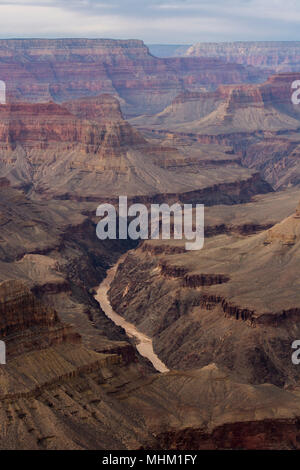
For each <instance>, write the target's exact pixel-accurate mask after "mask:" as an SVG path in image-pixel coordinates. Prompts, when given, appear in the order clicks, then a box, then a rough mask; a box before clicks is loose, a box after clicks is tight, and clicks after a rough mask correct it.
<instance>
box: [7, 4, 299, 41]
mask: <svg viewBox="0 0 300 470" xmlns="http://www.w3.org/2000/svg"><path fill="white" fill-rule="evenodd" d="M299 26H300V1H299V0H198V1H196V0H148V1H143V0H0V37H2V38H5V37H7V38H11V37H93V38H96V37H97V38H99V37H100V38H101V37H102V38H103V37H105V38H121V39H128V38H139V39H143V40H144V41H145V42H146V43H165V44H191V43H195V42H198V41H237V40H300V27H299Z"/></svg>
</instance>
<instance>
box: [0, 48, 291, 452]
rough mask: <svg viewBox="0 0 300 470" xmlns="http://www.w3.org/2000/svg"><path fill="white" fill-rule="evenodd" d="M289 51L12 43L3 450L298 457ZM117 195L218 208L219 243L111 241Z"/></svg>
mask: <svg viewBox="0 0 300 470" xmlns="http://www.w3.org/2000/svg"><path fill="white" fill-rule="evenodd" d="M267 46H268V45H267ZM267 46H266V47H267ZM268 47H269V46H268ZM274 47H275V46H274ZM278 47H279V46H278ZM286 47H291V49H290V50H291V58H290V59H289V62H288V63H287V64H286V68H285V66H284V64H283V59H282V56H281V55H280V54H279V55H276V54H275V53H274V54H273V52H272V58H268V57H267V58H266V59H265V60H262V59H261V60H260V59H258V56H262V55H263V53H264V50H265V49H264V47H263V46H262V45H261V46H260V47H258V46H255V47H254V46H253V45H252V44H248V49H247V50H246V52H245V55H248V59H247V60H245V61H244V62H243V63H242V64H239V63H234V62H235V61H236V48H235V47H234V46H232V48H231V49H230V48H229V49H230V51H231V53H230V54H231V55H230V54H229V52H228V54H227V49H226V48H225V46H224V48H223V49H222V51H221V52H222V54H221V52H219V49H214V48H213V47H210V46H209V45H208V47H207V54H206V55H205V54H203V55H202V52H201V57H169V58H158V57H155V56H154V55H152V54H151V53H149V50H148V48H147V46H145V44H144V43H143V42H142V41H139V40H126V41H125V40H122V41H121V40H115V41H114V40H106V39H103V40H102V39H101V40H100V39H97V40H96V39H95V40H89V39H57V40H46V39H41V40H39V39H30V40H25V39H24V40H0V79H3V80H5V81H6V84H7V92H8V94H7V102H6V104H0V227H1V233H0V312H1V315H0V336H1V338H0V339H1V340H4V341H5V343H6V346H7V364H6V365H1V366H0V416H1V423H2V425H1V428H0V449H34V450H37V449H39V450H41V449H105V450H107V449H110V450H117V449H119V450H128V449H133V450H137V449H147V450H151V449H154V450H169V449H170V450H171V449H174V450H197V449H282V450H285V449H299V447H300V446H299V442H300V425H299V423H300V421H299V420H300V400H299V393H300V390H299V378H300V376H299V370H300V369H298V367H297V366H295V365H294V364H293V363H292V361H291V355H292V352H293V350H292V348H291V344H292V342H293V341H294V340H295V339H298V338H299V334H300V329H299V313H300V297H299V274H300V273H299V256H300V218H299V210H300V209H299V200H300V196H299V184H300V172H299V169H300V166H299V158H298V153H299V152H298V147H299V143H300V141H299V129H300V114H299V109H298V107H297V106H295V105H293V104H292V102H291V87H290V85H291V83H292V81H294V80H296V79H297V77H298V74H297V73H296V72H297V70H298V69H297V70H294V67H293V65H292V63H293V61H294V63H295V64H296V63H297V60H298V59H297V57H298V56H297V44H295V45H294V46H293V48H292V46H291V45H286ZM229 49H228V51H229ZM199 50H201V51H202V48H200V49H199ZM214 51H217V56H216V54H215V53H214ZM247 51H248V52H247ZM252 52H253V54H252ZM174 53H175V52H174ZM179 53H180V54H181V53H182V54H183V53H185V51H183V50H182V51H181V52H178V53H176V54H179ZM188 54H189V55H194V54H198V51H196V50H195V52H193V50H189V51H188ZM209 54H211V55H209ZM228 61H230V62H232V61H233V63H230V64H229V63H228ZM266 69H267V70H266ZM271 69H272V70H271ZM274 72H278V73H274ZM281 72H283V73H281ZM120 195H127V197H128V203H129V204H130V203H142V204H145V205H146V206H147V207H148V206H149V205H150V204H152V203H154V204H161V203H164V202H165V203H168V204H171V203H175V202H178V203H181V204H184V203H190V204H196V203H202V204H205V244H204V248H203V249H202V250H199V251H196V252H189V251H186V250H185V240H184V239H183V240H174V239H172V238H171V240H161V239H158V240H150V239H149V240H144V241H142V242H139V241H132V240H130V239H128V240H109V239H107V240H101V241H100V240H99V239H98V238H97V236H96V224H97V222H98V218H97V217H96V208H97V206H98V205H99V204H100V203H105V202H108V203H110V204H114V205H116V206H117V203H118V198H119V196H120Z"/></svg>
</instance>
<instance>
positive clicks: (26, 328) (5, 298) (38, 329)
mask: <svg viewBox="0 0 300 470" xmlns="http://www.w3.org/2000/svg"><path fill="white" fill-rule="evenodd" d="M0 318H1V322H0V336H1V338H2V339H3V340H5V343H6V345H7V354H8V357H9V358H11V357H14V356H16V355H19V354H23V353H24V352H29V351H31V350H37V349H45V348H48V347H51V346H54V345H57V344H62V343H70V344H79V343H80V336H79V335H78V334H77V333H76V332H75V331H74V330H73V328H72V327H71V326H70V325H67V324H64V323H61V322H60V320H59V318H58V316H57V313H56V312H55V310H54V309H52V308H51V307H48V306H46V305H44V304H43V303H42V302H41V301H40V300H39V299H37V298H36V297H35V296H34V295H33V294H32V293H31V292H30V290H29V289H28V288H27V287H26V285H25V284H24V283H23V282H21V281H19V280H11V281H4V282H2V283H1V284H0Z"/></svg>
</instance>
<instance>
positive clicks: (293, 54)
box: [185, 41, 300, 72]
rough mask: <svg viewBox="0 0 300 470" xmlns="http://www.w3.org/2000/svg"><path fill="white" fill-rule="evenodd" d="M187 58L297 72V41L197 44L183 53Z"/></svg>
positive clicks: (298, 54)
mask: <svg viewBox="0 0 300 470" xmlns="http://www.w3.org/2000/svg"><path fill="white" fill-rule="evenodd" d="M185 55H186V56H189V57H215V58H218V59H223V60H226V62H235V63H238V64H243V65H252V66H255V67H261V68H266V69H271V70H275V71H278V72H281V71H282V72H285V71H287V72H293V71H295V72H298V71H299V60H300V42H299V41H284V42H279V41H267V42H262V41H259V42H251V41H249V42H248V41H247V42H241V41H237V42H233V43H232V42H231V43H230V42H223V43H222V42H220V43H198V44H195V45H193V46H191V47H190V48H189V49H188V50H187V51H186V53H185Z"/></svg>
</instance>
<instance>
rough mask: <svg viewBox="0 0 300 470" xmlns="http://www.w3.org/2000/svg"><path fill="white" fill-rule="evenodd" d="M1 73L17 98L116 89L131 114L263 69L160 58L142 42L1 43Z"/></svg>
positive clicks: (242, 79)
mask: <svg viewBox="0 0 300 470" xmlns="http://www.w3.org/2000/svg"><path fill="white" fill-rule="evenodd" d="M0 77H1V79H2V80H4V81H6V83H7V92H8V97H9V99H10V101H11V100H13V101H15V100H18V101H20V100H21V101H49V100H54V101H58V102H62V101H67V100H70V99H74V98H79V97H83V96H94V95H99V94H102V93H111V94H115V95H117V96H119V97H121V98H122V99H123V100H125V101H123V102H124V106H123V107H124V109H125V110H126V111H127V112H130V113H135V114H138V113H145V112H147V113H149V112H157V111H160V110H161V109H163V108H164V107H165V106H166V105H167V103H168V102H169V101H170V100H171V99H172V98H173V97H174V96H176V94H178V92H180V91H181V90H182V89H184V88H191V87H194V88H197V87H199V86H201V85H207V86H209V87H210V86H216V85H218V84H220V83H237V82H239V83H240V82H247V81H253V80H257V79H259V78H260V73H256V72H255V71H253V70H251V71H248V70H245V69H244V68H243V66H241V65H234V64H230V65H228V64H224V63H223V62H220V61H218V60H216V59H209V58H205V59H203V58H168V59H159V58H156V57H154V56H152V55H150V54H149V52H148V49H147V47H146V46H145V45H144V44H143V42H142V41H137V40H132V41H117V40H105V39H94V40H88V39H56V40H48V39H40V40H37V39H28V40H26V39H22V40H1V41H0Z"/></svg>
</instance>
